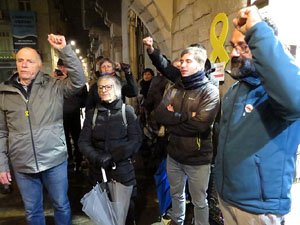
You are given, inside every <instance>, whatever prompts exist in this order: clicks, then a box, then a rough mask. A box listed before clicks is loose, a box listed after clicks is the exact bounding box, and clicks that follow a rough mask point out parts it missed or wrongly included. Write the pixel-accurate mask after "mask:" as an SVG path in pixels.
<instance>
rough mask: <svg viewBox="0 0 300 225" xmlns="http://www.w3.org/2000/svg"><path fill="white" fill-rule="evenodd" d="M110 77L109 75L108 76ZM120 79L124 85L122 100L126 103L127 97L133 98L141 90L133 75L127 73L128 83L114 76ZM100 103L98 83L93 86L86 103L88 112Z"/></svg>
mask: <svg viewBox="0 0 300 225" xmlns="http://www.w3.org/2000/svg"><path fill="white" fill-rule="evenodd" d="M108 76H109V75H108ZM113 76H115V77H116V78H118V79H119V81H120V82H121V85H122V90H121V91H122V100H123V102H125V97H128V98H132V97H136V96H137V95H138V92H139V89H138V87H137V85H136V83H135V81H134V77H133V75H132V73H125V78H126V81H124V80H122V79H121V78H120V77H119V76H117V75H113ZM99 102H100V97H99V94H98V87H97V82H96V83H95V84H93V85H92V87H91V88H90V90H89V94H88V97H87V101H86V110H89V109H94V108H95V106H96V105H97V103H99Z"/></svg>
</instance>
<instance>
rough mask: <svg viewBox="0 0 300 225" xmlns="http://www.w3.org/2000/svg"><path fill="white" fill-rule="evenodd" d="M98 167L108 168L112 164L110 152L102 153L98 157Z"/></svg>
mask: <svg viewBox="0 0 300 225" xmlns="http://www.w3.org/2000/svg"><path fill="white" fill-rule="evenodd" d="M95 161H96V166H97V167H103V168H107V167H108V166H110V165H111V163H112V156H111V154H110V153H108V152H101V153H99V154H98V155H97V157H96V160H95Z"/></svg>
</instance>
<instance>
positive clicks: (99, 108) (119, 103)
mask: <svg viewBox="0 0 300 225" xmlns="http://www.w3.org/2000/svg"><path fill="white" fill-rule="evenodd" d="M122 104H123V101H122V99H118V100H117V103H116V104H114V105H113V106H112V107H111V108H110V109H111V110H119V109H121V108H122ZM97 108H98V110H99V111H107V110H108V108H106V107H104V106H103V105H102V104H101V103H100V104H98V106H97Z"/></svg>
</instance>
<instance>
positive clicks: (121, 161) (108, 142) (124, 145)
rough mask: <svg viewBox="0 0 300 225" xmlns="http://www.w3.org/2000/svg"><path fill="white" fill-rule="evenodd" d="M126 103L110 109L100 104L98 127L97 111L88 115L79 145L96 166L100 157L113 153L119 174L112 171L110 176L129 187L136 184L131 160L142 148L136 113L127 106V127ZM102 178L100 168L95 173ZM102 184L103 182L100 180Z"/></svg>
mask: <svg viewBox="0 0 300 225" xmlns="http://www.w3.org/2000/svg"><path fill="white" fill-rule="evenodd" d="M122 104H123V102H122V100H118V102H117V103H116V104H115V105H114V106H113V108H112V109H108V108H106V107H104V106H103V105H101V104H99V105H97V107H98V115H97V117H96V121H95V127H94V128H92V120H93V114H94V109H91V110H89V111H88V112H87V115H86V119H85V121H84V126H83V128H82V131H81V134H80V138H79V141H78V145H79V148H80V151H81V152H82V153H83V154H84V155H85V156H86V157H87V159H88V160H89V162H90V163H92V164H93V165H96V161H95V160H96V158H97V154H101V153H102V152H109V153H110V154H111V155H112V158H113V162H114V163H116V165H117V169H116V170H114V171H113V170H108V171H107V175H108V177H109V178H113V179H115V180H117V181H118V182H121V183H123V184H125V185H131V184H135V176H134V170H133V165H132V164H131V163H130V161H129V160H128V159H130V158H131V157H132V156H133V154H134V153H135V152H137V151H138V149H139V147H140V145H141V135H142V133H141V129H140V126H139V123H138V120H137V117H136V115H135V114H134V110H133V108H132V107H131V106H129V105H126V118H127V123H128V126H127V128H126V126H125V125H124V123H123V118H122V110H121V106H122ZM95 171H96V172H98V173H99V174H101V172H100V168H96V169H95ZM98 181H100V179H99V180H98Z"/></svg>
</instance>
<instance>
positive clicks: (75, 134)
mask: <svg viewBox="0 0 300 225" xmlns="http://www.w3.org/2000/svg"><path fill="white" fill-rule="evenodd" d="M57 68H58V70H56V71H54V72H53V77H55V78H57V79H60V80H64V79H66V78H67V77H68V69H67V67H66V66H65V65H64V62H63V61H62V59H58V61H57ZM87 95H88V92H87V87H86V85H84V86H83V87H82V88H81V89H80V90H79V92H78V93H75V95H72V96H70V97H65V98H64V106H63V120H64V131H65V135H66V142H67V149H68V166H69V168H71V169H74V170H75V171H76V172H79V171H80V170H81V162H82V154H81V152H80V151H79V147H78V139H79V135H80V131H81V121H80V116H81V108H84V107H85V102H86V98H87ZM71 138H72V140H73V142H72V143H73V146H72V144H71ZM73 147H74V152H73ZM74 163H75V165H74Z"/></svg>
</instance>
